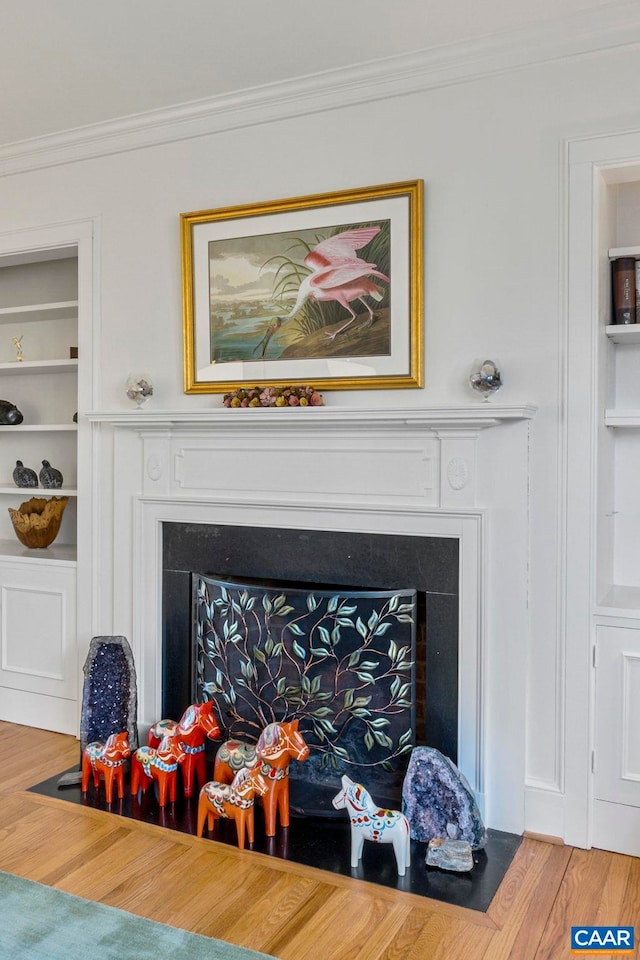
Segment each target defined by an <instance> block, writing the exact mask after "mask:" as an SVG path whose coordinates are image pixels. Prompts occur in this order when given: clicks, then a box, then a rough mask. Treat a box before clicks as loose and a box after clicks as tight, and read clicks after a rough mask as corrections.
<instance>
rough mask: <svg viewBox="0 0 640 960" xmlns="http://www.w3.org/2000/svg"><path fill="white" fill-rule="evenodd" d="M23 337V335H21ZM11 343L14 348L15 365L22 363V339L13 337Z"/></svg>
mask: <svg viewBox="0 0 640 960" xmlns="http://www.w3.org/2000/svg"><path fill="white" fill-rule="evenodd" d="M23 336H24V334H23ZM11 343H12V344H13V345H14V347H15V348H16V359H15V362H16V363H22V361H23V360H24V357H23V356H22V337H13V338H12V340H11Z"/></svg>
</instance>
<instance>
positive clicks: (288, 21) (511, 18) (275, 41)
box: [0, 0, 620, 144]
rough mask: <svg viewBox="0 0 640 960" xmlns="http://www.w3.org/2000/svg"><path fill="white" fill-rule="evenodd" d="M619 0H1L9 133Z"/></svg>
mask: <svg viewBox="0 0 640 960" xmlns="http://www.w3.org/2000/svg"><path fill="white" fill-rule="evenodd" d="M619 6H620V4H619V2H618V0H536V2H535V4H534V3H531V2H530V0H480V2H478V0H450V2H448V3H445V4H442V3H441V2H440V0H438V2H436V0H400V2H398V0H396V2H393V0H322V2H319V0H316V2H313V3H311V2H308V0H269V2H267V0H236V2H235V3H233V2H229V0H226V2H221V0H106V2H105V0H100V2H98V0H0V23H1V24H2V30H1V31H0V90H1V91H2V94H1V95H0V144H9V143H15V142H16V141H20V140H25V139H29V138H32V137H37V136H41V135H44V134H51V133H57V132H60V131H63V130H70V129H73V128H76V127H81V126H85V125H87V124H92V123H99V122H102V121H106V120H113V119H116V118H119V117H124V116H129V115H132V114H138V113H142V112H147V111H149V110H153V109H156V108H161V107H168V106H174V105H177V104H182V103H186V102H191V101H194V100H200V99H204V98H212V97H216V96H219V95H221V94H226V93H231V92H236V91H239V90H244V89H247V88H252V87H256V86H262V85H264V84H271V83H277V82H279V81H284V80H290V79H292V78H296V77H301V76H307V75H311V74H317V73H322V72H325V71H330V70H334V69H338V68H344V67H349V66H353V65H354V64H360V63H365V62H368V61H373V60H379V59H382V58H387V57H393V56H396V55H400V54H403V53H409V52H414V51H418V50H425V49H433V48H437V47H442V46H446V45H450V44H455V43H460V42H463V41H469V40H473V39H475V38H479V37H485V36H489V35H494V34H500V33H504V32H505V31H512V30H518V29H520V28H525V27H528V26H532V25H541V24H552V23H554V22H556V21H559V20H560V19H564V18H565V17H574V16H578V15H579V14H580V13H582V12H584V11H591V10H594V9H598V8H614V7H619ZM520 42H521V39H520Z"/></svg>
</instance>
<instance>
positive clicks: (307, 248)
mask: <svg viewBox="0 0 640 960" xmlns="http://www.w3.org/2000/svg"><path fill="white" fill-rule="evenodd" d="M422 188H423V184H422V181H421V180H413V181H409V182H405V183H391V184H386V185H383V186H376V187H363V188H359V189H357V190H349V191H344V192H339V193H325V194H318V195H315V196H308V197H297V198H292V199H285V200H273V201H269V202H267V203H259V204H251V205H246V206H240V207H225V208H223V209H219V210H202V211H199V212H196V213H183V214H182V215H181V217H180V221H181V237H182V291H183V323H184V390H185V393H224V392H226V391H229V390H234V389H236V388H237V387H240V386H255V385H258V386H259V385H266V384H272V385H274V386H283V385H293V384H302V383H306V384H309V383H310V384H313V385H314V386H315V387H316V388H317V389H325V390H331V389H334V390H357V389H376V388H377V389H381V388H384V389H389V388H400V387H421V386H423V314H422V311H423V253H422V251H423V226H422V223H423V218H422V210H423V189H422Z"/></svg>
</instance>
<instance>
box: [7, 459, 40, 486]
mask: <svg viewBox="0 0 640 960" xmlns="http://www.w3.org/2000/svg"><path fill="white" fill-rule="evenodd" d="M12 476H13V482H14V483H15V485H16V487H37V486H38V474H37V473H36V472H35V470H32V469H31V467H25V465H24V464H23V462H22V460H16V465H15V467H14V469H13V474H12Z"/></svg>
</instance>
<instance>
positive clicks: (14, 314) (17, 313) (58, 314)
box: [0, 300, 78, 323]
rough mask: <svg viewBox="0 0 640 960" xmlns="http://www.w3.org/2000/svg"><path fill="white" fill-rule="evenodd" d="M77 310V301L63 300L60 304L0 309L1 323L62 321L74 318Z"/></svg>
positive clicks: (34, 304) (37, 304) (38, 304)
mask: <svg viewBox="0 0 640 960" xmlns="http://www.w3.org/2000/svg"><path fill="white" fill-rule="evenodd" d="M77 309H78V301H77V300H61V301H60V302H58V303H30V304H27V305H26V306H24V307H0V323H24V322H25V321H28V322H33V321H36V320H62V319H65V318H66V317H70V316H73V314H74V312H75V311H77Z"/></svg>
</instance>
